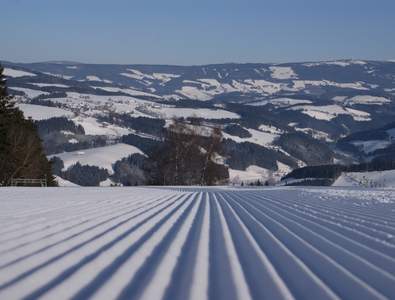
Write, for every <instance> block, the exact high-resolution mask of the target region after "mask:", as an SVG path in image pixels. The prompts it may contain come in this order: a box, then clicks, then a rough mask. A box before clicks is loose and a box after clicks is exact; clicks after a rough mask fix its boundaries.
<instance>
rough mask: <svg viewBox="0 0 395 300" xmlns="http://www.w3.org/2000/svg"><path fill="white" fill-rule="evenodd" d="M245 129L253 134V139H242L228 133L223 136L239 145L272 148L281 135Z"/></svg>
mask: <svg viewBox="0 0 395 300" xmlns="http://www.w3.org/2000/svg"><path fill="white" fill-rule="evenodd" d="M262 128H263V129H264V130H265V129H266V127H262ZM245 129H246V130H248V132H249V133H250V134H251V137H248V138H241V137H238V136H235V135H230V134H228V133H226V132H224V133H223V136H224V138H227V139H231V140H234V141H235V142H237V143H244V142H249V143H254V144H257V145H260V146H270V145H272V144H273V142H274V141H275V140H276V139H277V138H278V137H279V134H277V133H274V131H273V130H266V131H265V132H264V131H261V130H256V129H251V128H245Z"/></svg>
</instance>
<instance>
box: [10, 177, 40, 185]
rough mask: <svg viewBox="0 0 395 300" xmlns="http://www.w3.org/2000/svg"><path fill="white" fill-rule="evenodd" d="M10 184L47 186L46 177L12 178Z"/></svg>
mask: <svg viewBox="0 0 395 300" xmlns="http://www.w3.org/2000/svg"><path fill="white" fill-rule="evenodd" d="M11 186H41V187H47V186H48V183H47V179H46V178H44V179H28V178H13V179H11Z"/></svg>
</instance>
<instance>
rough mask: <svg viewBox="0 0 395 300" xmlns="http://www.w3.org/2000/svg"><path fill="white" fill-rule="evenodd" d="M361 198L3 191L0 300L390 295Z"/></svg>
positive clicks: (387, 212) (389, 274)
mask: <svg viewBox="0 0 395 300" xmlns="http://www.w3.org/2000/svg"><path fill="white" fill-rule="evenodd" d="M371 193H372V194H371V195H373V198H372V200H366V199H365V200H361V199H357V198H350V199H345V198H344V197H343V198H339V197H337V196H336V194H334V195H333V196H328V194H326V190H322V191H321V190H319V189H317V190H315V191H314V193H308V192H306V189H297V188H294V189H292V188H289V189H288V188H278V189H261V190H259V189H239V190H238V189H229V188H223V189H204V188H202V189H198V188H196V189H192V188H191V189H178V188H168V189H160V188H149V189H148V188H130V189H129V188H107V189H99V188H54V189H50V188H49V189H29V188H27V189H14V188H3V189H1V191H0V299H7V300H8V299H38V298H42V299H57V300H59V299H75V300H76V299H106V300H107V299H150V300H151V299H183V300H184V299H226V300H229V299H243V300H244V299H395V201H393V199H387V200H386V201H378V200H379V199H375V196H374V195H375V191H371ZM338 194H341V190H340V191H339V193H338ZM386 195H390V196H391V197H392V196H393V197H395V192H387V193H386ZM377 197H382V195H381V194H377Z"/></svg>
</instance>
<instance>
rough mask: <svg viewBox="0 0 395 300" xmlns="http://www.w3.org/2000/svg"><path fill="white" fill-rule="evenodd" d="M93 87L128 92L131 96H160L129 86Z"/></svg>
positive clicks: (108, 90)
mask: <svg viewBox="0 0 395 300" xmlns="http://www.w3.org/2000/svg"><path fill="white" fill-rule="evenodd" d="M93 88H95V89H100V90H103V91H107V92H115V93H118V92H121V93H125V94H129V95H131V96H147V97H152V98H160V96H158V95H154V94H151V93H147V92H142V91H137V90H134V89H130V88H119V87H101V86H94V87H93Z"/></svg>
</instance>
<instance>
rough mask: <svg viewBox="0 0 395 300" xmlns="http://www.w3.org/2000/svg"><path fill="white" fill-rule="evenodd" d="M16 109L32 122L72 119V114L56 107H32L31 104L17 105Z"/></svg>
mask: <svg viewBox="0 0 395 300" xmlns="http://www.w3.org/2000/svg"><path fill="white" fill-rule="evenodd" d="M17 106H18V108H19V109H20V110H21V111H23V114H24V115H25V117H27V118H32V119H33V120H37V121H39V120H47V119H51V118H59V117H69V118H70V117H73V116H74V114H73V113H72V112H71V111H67V110H65V109H61V108H57V107H49V106H43V105H33V104H17Z"/></svg>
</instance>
